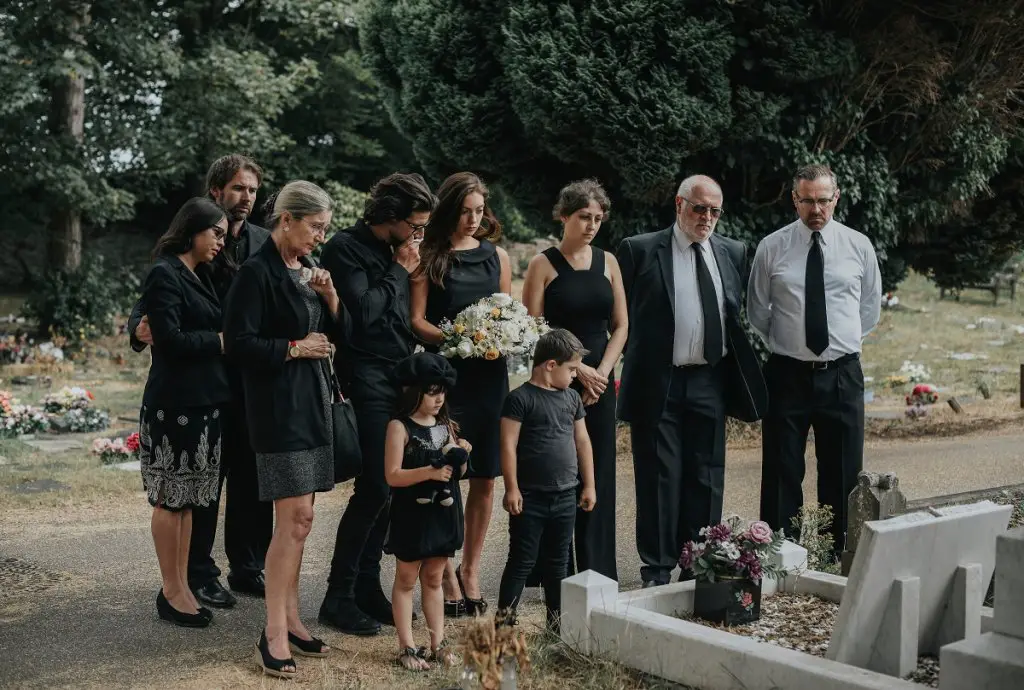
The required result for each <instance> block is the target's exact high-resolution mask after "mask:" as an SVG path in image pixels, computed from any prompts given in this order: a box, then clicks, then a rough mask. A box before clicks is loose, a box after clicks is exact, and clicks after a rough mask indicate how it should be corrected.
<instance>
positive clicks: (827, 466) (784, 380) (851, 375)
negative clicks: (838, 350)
mask: <svg viewBox="0 0 1024 690" xmlns="http://www.w3.org/2000/svg"><path fill="white" fill-rule="evenodd" d="M764 377H765V381H766V383H767V384H768V399H769V405H768V414H767V415H765V418H764V421H763V422H762V424H761V439H762V440H761V447H762V451H761V452H762V465H761V519H762V520H764V521H765V522H767V523H768V524H769V525H771V526H772V529H779V528H780V527H781V528H782V529H784V530H785V531H786V533H787V534H789V535H791V536H796V530H795V529H794V527H793V525H792V520H793V518H795V517H796V516H797V515H798V514H799V512H800V507H801V506H802V505H803V502H804V496H803V490H802V488H801V485H802V484H803V480H804V470H805V460H804V453H805V452H806V449H807V434H808V431H809V430H810V429H811V428H813V429H814V454H815V456H816V458H817V462H818V503H820V504H822V505H828V506H830V507H831V508H832V514H833V520H832V530H831V531H832V536H833V539H834V548H835V550H836V551H837V552H838V551H841V550H842V549H843V547H844V546H845V543H846V520H847V500H848V497H849V495H850V492H851V491H853V488H854V487H855V486H856V485H857V474H858V473H859V472H860V470H861V467H863V464H864V372H863V371H862V369H861V366H860V358H859V357H858V356H847V357H846V358H840V360H838V363H837V364H831V363H830V364H829V365H828V366H827V367H826V368H824V369H820V368H812V366H811V365H810V364H808V363H806V362H801V361H799V360H795V359H791V358H789V357H783V356H781V355H772V356H771V357H769V358H768V361H767V362H766V363H765V367H764Z"/></svg>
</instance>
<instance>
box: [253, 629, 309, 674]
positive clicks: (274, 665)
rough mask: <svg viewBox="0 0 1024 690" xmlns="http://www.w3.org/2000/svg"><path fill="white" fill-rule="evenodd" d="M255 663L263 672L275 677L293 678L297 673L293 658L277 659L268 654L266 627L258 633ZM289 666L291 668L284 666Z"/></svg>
mask: <svg viewBox="0 0 1024 690" xmlns="http://www.w3.org/2000/svg"><path fill="white" fill-rule="evenodd" d="M256 665H257V666H259V667H260V668H262V669H263V673H265V674H266V675H268V676H274V677H275V678H294V677H295V674H296V673H298V668H299V667H298V666H297V665H296V664H295V659H293V658H291V657H288V658H287V659H278V658H276V657H274V656H272V655H271V654H270V643H269V642H267V629H266V628H264V629H263V632H261V633H260V641H259V642H257V643H256ZM288 666H291V670H286V667H288Z"/></svg>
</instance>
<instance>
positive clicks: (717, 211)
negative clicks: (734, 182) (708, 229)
mask: <svg viewBox="0 0 1024 690" xmlns="http://www.w3.org/2000/svg"><path fill="white" fill-rule="evenodd" d="M679 198H680V199H682V200H683V201H685V202H686V203H688V204H689V205H690V208H692V209H693V212H694V213H696V214H697V215H698V216H703V215H704V214H705V213H707V212H709V211H710V212H711V217H712V218H720V217H721V216H722V207H721V206H708V205H707V204H695V203H693V202H692V201H690V200H689V199H687V198H686V197H684V196H681V197H679Z"/></svg>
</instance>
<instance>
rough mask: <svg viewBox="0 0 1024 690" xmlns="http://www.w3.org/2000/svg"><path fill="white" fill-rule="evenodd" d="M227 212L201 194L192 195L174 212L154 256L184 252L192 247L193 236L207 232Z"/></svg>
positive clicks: (158, 241)
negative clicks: (172, 218)
mask: <svg viewBox="0 0 1024 690" xmlns="http://www.w3.org/2000/svg"><path fill="white" fill-rule="evenodd" d="M226 215H227V214H226V213H225V212H224V209H222V208H221V207H220V206H218V205H217V204H215V203H213V202H212V201H210V200H209V199H207V198H205V197H201V196H197V197H192V198H191V199H189V200H188V201H186V202H185V203H184V205H183V206H182V207H181V208H179V209H178V212H177V213H176V214H174V220H172V221H171V226H170V227H169V228H167V232H165V233H164V234H163V235H161V236H160V239H158V240H157V241H156V246H155V247H153V258H154V259H155V258H156V257H158V256H161V255H175V256H176V255H178V254H184V253H185V252H187V251H188V250H189V249H191V248H192V238H193V237H195V236H196V235H198V234H199V233H201V232H206V231H207V230H209V229H210V228H212V227H213V226H214V225H216V224H217V223H219V222H221V221H222V220H223V219H224V216H226Z"/></svg>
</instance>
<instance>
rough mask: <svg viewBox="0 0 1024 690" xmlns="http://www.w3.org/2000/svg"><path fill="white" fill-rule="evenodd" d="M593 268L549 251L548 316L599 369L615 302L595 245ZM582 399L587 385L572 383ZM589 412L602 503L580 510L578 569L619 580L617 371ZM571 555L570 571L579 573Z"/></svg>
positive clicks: (587, 361) (552, 249)
mask: <svg viewBox="0 0 1024 690" xmlns="http://www.w3.org/2000/svg"><path fill="white" fill-rule="evenodd" d="M591 251H592V252H593V254H592V259H591V262H590V268H589V269H587V270H579V271H577V270H576V269H574V268H573V267H572V265H571V264H570V263H569V262H568V261H567V260H566V258H565V257H564V256H563V255H562V252H560V251H559V250H558V247H550V248H548V249H546V250H545V251H544V256H546V257H547V259H548V261H550V262H551V265H552V266H554V267H555V271H557V272H558V275H557V276H556V277H555V279H554V280H552V281H551V282H550V283H548V286H547V287H546V288H545V289H544V318H545V319H547V321H548V323H550V324H551V326H552V327H553V328H564V329H566V330H567V331H569V332H570V333H572V334H573V335H575V336H576V337H577V338H579V339H580V341H581V342H582V343H583V346H584V347H585V348H587V350H589V351H590V352H589V353H588V354H587V356H586V357H584V358H583V363H584V364H586V365H588V366H591V367H594V368H597V366H598V365H599V364H600V363H601V358H602V357H604V351H605V348H606V347H607V346H608V328H609V323H610V321H611V317H612V309H613V306H614V303H615V298H614V296H613V294H612V285H611V282H610V281H609V280H608V278H607V277H605V274H604V269H605V256H604V252H603V251H602V250H600V249H598V248H597V247H591ZM573 388H575V389H576V390H577V391H578V392H579V393H580V395H583V386H582V385H581V384H580V383H579V382H578V381H576V382H573ZM586 409H587V416H586V425H587V433H588V434H589V435H590V442H591V444H592V446H593V448H594V485H595V489H596V492H597V505H595V506H594V509H593V510H592V511H591V512H589V513H588V512H585V511H583V510H577V511H576V534H575V544H576V568H577V569H578V570H579V571H581V572H582V571H584V570H595V571H597V572H599V573H601V574H602V575H604V576H606V577H610V578H611V579H613V580H617V579H618V577H617V576H616V568H615V372H614V371H613V372H612V374H611V375H610V376H609V377H608V387H607V388H606V389H605V391H604V394H603V395H602V396H601V397H600V398H599V399H598V401H597V402H596V403H594V404H593V405H590V406H589V407H587V408H586ZM572 564H573V561H572V558H571V554H570V559H569V573H572V572H574V570H573V567H572Z"/></svg>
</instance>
